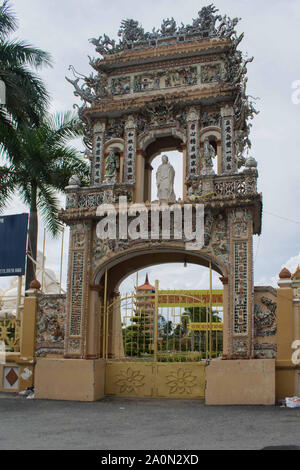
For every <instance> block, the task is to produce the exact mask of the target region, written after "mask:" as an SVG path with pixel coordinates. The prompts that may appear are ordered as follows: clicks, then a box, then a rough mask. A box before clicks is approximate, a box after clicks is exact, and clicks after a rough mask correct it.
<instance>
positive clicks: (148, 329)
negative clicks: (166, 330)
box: [123, 311, 153, 357]
mask: <svg viewBox="0 0 300 470" xmlns="http://www.w3.org/2000/svg"><path fill="white" fill-rule="evenodd" d="M131 321H132V324H131V325H129V326H127V327H126V328H125V329H124V330H123V335H124V340H125V354H126V355H127V356H137V357H141V356H145V355H149V354H152V352H153V351H152V345H153V326H152V325H153V318H152V316H151V315H149V313H146V312H143V311H138V312H135V315H134V316H133V317H132V320H131Z"/></svg>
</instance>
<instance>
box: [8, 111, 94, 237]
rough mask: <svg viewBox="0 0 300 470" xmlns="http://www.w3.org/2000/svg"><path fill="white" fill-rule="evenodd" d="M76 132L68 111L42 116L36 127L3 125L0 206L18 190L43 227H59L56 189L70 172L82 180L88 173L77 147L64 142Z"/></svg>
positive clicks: (61, 187)
mask: <svg viewBox="0 0 300 470" xmlns="http://www.w3.org/2000/svg"><path fill="white" fill-rule="evenodd" d="M80 134H81V132H80V131H79V130H78V127H77V118H75V115H73V114H72V113H69V112H67V113H64V114H57V115H55V116H45V117H44V119H43V120H42V121H41V123H40V125H39V126H37V127H31V126H29V125H28V124H26V123H22V124H20V125H19V127H18V129H9V130H8V129H6V132H3V135H2V138H3V147H2V156H3V161H4V164H3V165H2V166H1V167H0V209H3V208H4V207H5V205H6V204H7V202H8V201H9V199H10V198H11V197H12V196H13V194H15V192H18V193H19V194H20V195H21V197H22V198H23V200H24V202H25V203H26V204H27V205H28V206H29V207H31V206H32V204H36V206H37V208H38V209H39V210H40V213H41V215H42V217H43V219H44V222H45V225H46V227H47V229H48V230H49V231H50V232H51V233H52V234H53V235H56V234H57V232H58V231H59V229H60V227H61V222H60V221H59V220H58V217H57V213H58V210H59V208H60V205H59V204H60V203H59V200H58V197H57V191H61V192H64V188H65V187H66V186H67V184H68V180H69V179H70V177H71V176H72V175H74V174H78V175H79V177H81V178H82V179H83V180H87V179H88V175H89V167H88V165H87V164H86V162H85V161H83V159H82V157H81V155H80V153H79V152H78V150H77V149H75V148H73V147H70V146H68V141H69V140H70V139H73V138H75V137H78V136H79V135H80ZM4 148H5V153H4ZM33 194H36V200H35V201H34V200H33Z"/></svg>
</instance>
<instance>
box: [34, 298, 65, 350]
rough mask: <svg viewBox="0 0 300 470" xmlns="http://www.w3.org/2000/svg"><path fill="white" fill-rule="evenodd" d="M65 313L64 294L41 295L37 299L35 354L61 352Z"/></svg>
mask: <svg viewBox="0 0 300 470" xmlns="http://www.w3.org/2000/svg"><path fill="white" fill-rule="evenodd" d="M65 315H66V296H65V295H54V294H52V295H51V294H50V295H43V296H41V297H40V298H39V299H38V313H37V322H36V325H37V336H36V346H35V351H36V353H35V354H36V356H38V357H41V356H46V355H47V354H51V353H52V354H63V352H64V337H65V327H64V324H65Z"/></svg>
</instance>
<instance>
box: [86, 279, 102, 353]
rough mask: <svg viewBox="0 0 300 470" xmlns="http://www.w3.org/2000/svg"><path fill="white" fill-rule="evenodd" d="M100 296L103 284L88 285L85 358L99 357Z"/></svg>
mask: <svg viewBox="0 0 300 470" xmlns="http://www.w3.org/2000/svg"><path fill="white" fill-rule="evenodd" d="M101 296H103V286H100V285H90V293H89V309H88V324H87V346H86V358H87V359H95V358H98V357H100V351H101V349H100V348H101V341H100V320H101V307H102V304H101Z"/></svg>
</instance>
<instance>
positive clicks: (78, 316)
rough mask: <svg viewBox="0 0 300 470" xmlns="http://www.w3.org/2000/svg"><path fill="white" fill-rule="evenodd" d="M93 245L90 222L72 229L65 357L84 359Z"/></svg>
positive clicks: (76, 225)
mask: <svg viewBox="0 0 300 470" xmlns="http://www.w3.org/2000/svg"><path fill="white" fill-rule="evenodd" d="M91 243H92V229H91V223H90V222H87V223H84V222H82V223H78V224H75V225H72V226H71V227H70V244H69V266H68V295H67V315H66V340H65V357H77V358H79V357H80V358H81V357H83V356H84V355H85V349H86V326H87V311H88V294H89V273H90V256H89V255H90V249H91Z"/></svg>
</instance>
